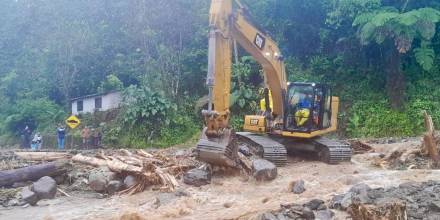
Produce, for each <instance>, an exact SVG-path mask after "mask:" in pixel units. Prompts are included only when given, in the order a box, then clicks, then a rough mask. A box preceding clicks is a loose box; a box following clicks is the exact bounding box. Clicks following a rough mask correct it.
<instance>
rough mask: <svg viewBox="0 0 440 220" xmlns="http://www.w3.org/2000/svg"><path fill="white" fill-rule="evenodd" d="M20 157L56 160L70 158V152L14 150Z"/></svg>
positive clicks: (36, 159)
mask: <svg viewBox="0 0 440 220" xmlns="http://www.w3.org/2000/svg"><path fill="white" fill-rule="evenodd" d="M14 154H15V155H17V156H18V157H20V158H22V159H25V160H30V161H54V160H60V159H69V158H70V157H71V155H70V154H68V153H62V152H24V151H23V152H14Z"/></svg>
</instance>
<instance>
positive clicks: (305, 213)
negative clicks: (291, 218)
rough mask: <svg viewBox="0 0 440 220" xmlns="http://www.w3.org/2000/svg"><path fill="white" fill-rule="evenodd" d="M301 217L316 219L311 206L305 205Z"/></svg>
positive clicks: (309, 219)
mask: <svg viewBox="0 0 440 220" xmlns="http://www.w3.org/2000/svg"><path fill="white" fill-rule="evenodd" d="M301 217H303V218H305V219H307V220H312V219H315V214H314V213H313V211H312V210H310V209H309V208H307V207H304V209H303V211H302V215H301Z"/></svg>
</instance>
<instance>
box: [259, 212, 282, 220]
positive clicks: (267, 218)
mask: <svg viewBox="0 0 440 220" xmlns="http://www.w3.org/2000/svg"><path fill="white" fill-rule="evenodd" d="M260 220H278V218H277V217H276V216H275V215H274V214H272V213H270V212H266V213H263V214H261V216H260Z"/></svg>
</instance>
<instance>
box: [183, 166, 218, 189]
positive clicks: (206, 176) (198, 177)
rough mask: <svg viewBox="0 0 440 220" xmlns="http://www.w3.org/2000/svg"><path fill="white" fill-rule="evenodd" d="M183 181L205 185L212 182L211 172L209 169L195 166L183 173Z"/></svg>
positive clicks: (189, 183)
mask: <svg viewBox="0 0 440 220" xmlns="http://www.w3.org/2000/svg"><path fill="white" fill-rule="evenodd" d="M183 182H184V183H186V184H188V185H193V186H203V185H207V184H210V183H211V172H210V170H209V169H200V168H195V169H192V170H189V171H188V172H186V173H185V174H184V175H183Z"/></svg>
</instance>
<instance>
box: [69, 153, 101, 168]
mask: <svg viewBox="0 0 440 220" xmlns="http://www.w3.org/2000/svg"><path fill="white" fill-rule="evenodd" d="M72 161H74V162H78V163H84V164H88V165H92V166H95V167H100V166H107V161H106V160H103V159H98V158H95V157H87V156H83V155H81V154H77V155H75V156H73V157H72Z"/></svg>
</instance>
